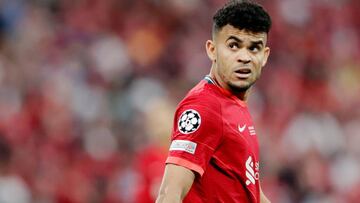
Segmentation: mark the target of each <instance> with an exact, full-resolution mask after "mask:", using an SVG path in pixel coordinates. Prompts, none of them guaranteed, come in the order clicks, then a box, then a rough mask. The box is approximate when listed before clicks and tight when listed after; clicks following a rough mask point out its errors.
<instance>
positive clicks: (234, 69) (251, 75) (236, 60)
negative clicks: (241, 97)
mask: <svg viewBox="0 0 360 203" xmlns="http://www.w3.org/2000/svg"><path fill="white" fill-rule="evenodd" d="M213 38H214V39H213V41H211V40H208V41H207V43H206V48H207V53H208V56H209V58H210V59H211V60H212V62H213V68H214V74H215V77H216V79H217V81H218V82H219V83H220V85H221V86H222V87H224V88H225V89H228V90H230V91H233V92H245V91H246V90H247V89H249V88H250V87H251V86H252V85H253V84H254V83H255V82H256V80H257V79H258V78H259V77H260V75H261V69H262V67H263V66H264V65H265V64H266V61H267V58H268V56H269V53H270V48H269V47H266V40H267V34H266V33H252V32H248V31H246V30H239V29H237V28H235V27H233V26H231V25H226V26H224V27H223V28H222V29H221V30H220V31H218V32H217V33H215V34H214V36H213Z"/></svg>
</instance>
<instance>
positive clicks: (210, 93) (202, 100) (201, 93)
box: [178, 81, 221, 111]
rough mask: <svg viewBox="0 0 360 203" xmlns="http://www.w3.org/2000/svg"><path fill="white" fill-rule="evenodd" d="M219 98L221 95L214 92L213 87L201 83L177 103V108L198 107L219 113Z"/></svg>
mask: <svg viewBox="0 0 360 203" xmlns="http://www.w3.org/2000/svg"><path fill="white" fill-rule="evenodd" d="M220 97H221V94H219V92H218V91H216V88H215V86H213V85H210V84H207V83H206V82H204V81H202V82H200V83H199V84H198V85H196V86H195V87H194V88H193V89H191V90H190V91H189V92H188V93H187V95H186V96H185V97H184V99H183V100H182V101H181V102H180V103H179V105H178V108H181V107H182V106H199V107H203V108H206V109H212V110H215V111H221V102H220Z"/></svg>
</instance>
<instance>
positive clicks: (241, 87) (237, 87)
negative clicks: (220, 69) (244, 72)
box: [229, 84, 251, 92]
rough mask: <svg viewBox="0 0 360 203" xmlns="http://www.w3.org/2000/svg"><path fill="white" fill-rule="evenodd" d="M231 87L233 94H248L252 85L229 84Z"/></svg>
mask: <svg viewBox="0 0 360 203" xmlns="http://www.w3.org/2000/svg"><path fill="white" fill-rule="evenodd" d="M229 87H230V89H231V90H232V91H233V92H246V91H247V90H248V89H249V88H250V87H251V84H241V85H236V84H229Z"/></svg>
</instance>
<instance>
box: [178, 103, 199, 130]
mask: <svg viewBox="0 0 360 203" xmlns="http://www.w3.org/2000/svg"><path fill="white" fill-rule="evenodd" d="M200 124H201V117H200V114H199V112H197V111H195V110H193V109H188V110H185V111H184V112H183V113H182V114H181V116H180V118H179V122H178V128H179V131H180V132H181V133H183V134H189V133H193V132H195V131H196V130H197V129H198V128H199V127H200Z"/></svg>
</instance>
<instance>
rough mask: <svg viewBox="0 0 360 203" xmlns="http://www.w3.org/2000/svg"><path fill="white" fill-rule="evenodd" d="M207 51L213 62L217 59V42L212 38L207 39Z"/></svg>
mask: <svg viewBox="0 0 360 203" xmlns="http://www.w3.org/2000/svg"><path fill="white" fill-rule="evenodd" d="M206 53H207V55H208V57H209V59H210V60H211V61H212V62H215V61H216V54H215V44H214V42H213V41H212V40H207V41H206Z"/></svg>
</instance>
